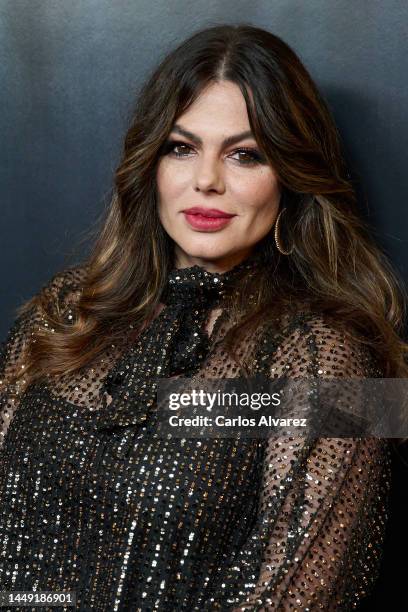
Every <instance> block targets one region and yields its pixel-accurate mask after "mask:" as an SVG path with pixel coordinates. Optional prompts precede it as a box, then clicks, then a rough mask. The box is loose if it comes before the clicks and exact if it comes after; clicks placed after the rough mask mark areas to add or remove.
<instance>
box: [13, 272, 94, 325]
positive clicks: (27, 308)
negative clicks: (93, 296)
mask: <svg viewBox="0 0 408 612" xmlns="http://www.w3.org/2000/svg"><path fill="white" fill-rule="evenodd" d="M87 272H88V270H87V267H86V266H85V265H77V266H71V267H67V268H64V269H63V270H61V271H59V272H57V273H56V274H54V275H53V276H51V277H50V279H49V280H48V281H47V282H46V283H44V284H43V285H42V286H41V287H40V290H39V291H38V292H37V293H36V294H35V295H34V296H33V297H31V298H30V299H29V300H27V301H26V302H25V303H24V304H23V305H22V306H20V308H19V309H18V315H19V317H18V318H26V317H30V316H31V317H34V318H36V316H37V315H38V314H40V313H41V312H45V313H47V314H48V315H51V316H59V315H60V314H61V312H62V311H63V310H65V309H66V308H68V306H69V305H70V304H74V303H75V301H76V300H77V299H78V298H79V297H80V295H81V292H82V288H83V285H84V282H85V280H86V277H87Z"/></svg>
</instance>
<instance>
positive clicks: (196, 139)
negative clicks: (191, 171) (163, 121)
mask: <svg viewBox="0 0 408 612" xmlns="http://www.w3.org/2000/svg"><path fill="white" fill-rule="evenodd" d="M171 131H172V132H177V134H181V135H182V136H185V137H186V138H189V139H190V140H191V141H192V142H194V143H195V144H199V145H201V144H203V141H202V139H201V138H200V137H199V136H197V135H196V134H193V133H192V132H190V131H189V130H185V129H184V128H182V127H181V125H179V124H177V123H176V124H175V125H174V126H173V128H172V130H171ZM244 138H255V137H254V135H253V133H252V131H251V130H247V131H246V132H241V133H240V134H232V135H231V136H228V137H227V138H224V140H223V141H222V143H221V144H222V146H223V147H229V146H230V145H233V144H235V143H236V142H239V141H240V140H244Z"/></svg>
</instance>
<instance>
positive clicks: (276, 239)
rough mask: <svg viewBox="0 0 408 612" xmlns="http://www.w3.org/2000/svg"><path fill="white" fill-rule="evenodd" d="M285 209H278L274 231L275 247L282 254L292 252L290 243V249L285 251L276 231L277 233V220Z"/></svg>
mask: <svg viewBox="0 0 408 612" xmlns="http://www.w3.org/2000/svg"><path fill="white" fill-rule="evenodd" d="M285 210H286V208H282V210H281V211H280V213H279V215H278V218H277V219H276V221H275V232H274V233H275V244H276V248H277V249H278V251H279V252H280V253H282V255H290V254H291V253H292V252H293V245H292V248H291V249H290V251H285V250H284V249H283V248H282V243H281V241H280V239H279V236H278V233H279V221H280V218H281V215H282V213H283V212H284V211H285Z"/></svg>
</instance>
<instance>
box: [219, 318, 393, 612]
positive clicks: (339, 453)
mask: <svg viewBox="0 0 408 612" xmlns="http://www.w3.org/2000/svg"><path fill="white" fill-rule="evenodd" d="M370 363H372V362H371V357H370V355H368V353H367V351H366V350H365V349H364V350H363V349H362V348H360V347H358V348H357V347H356V346H354V345H353V342H352V341H351V340H347V339H346V337H345V336H344V335H343V334H342V333H341V332H340V331H337V330H336V329H335V328H333V327H331V326H330V325H328V324H327V323H325V322H324V321H323V319H321V318H320V317H315V318H314V319H312V320H310V321H308V322H305V323H304V325H303V326H302V327H300V328H297V329H294V330H292V332H290V333H288V334H287V336H286V338H284V337H283V336H282V338H281V342H280V344H279V346H277V349H276V354H275V357H274V359H273V363H271V364H270V375H271V377H279V376H283V375H284V374H286V375H287V376H289V377H292V378H298V377H311V376H313V377H348V378H356V377H368V376H370V377H371V376H373V370H372V369H370ZM389 482H390V455H389V448H388V442H387V441H386V440H381V439H377V438H318V439H316V438H315V439H313V440H312V439H310V438H309V439H307V438H306V437H300V436H299V437H279V438H278V437H274V438H269V439H268V440H267V441H266V448H265V455H264V464H263V477H262V488H261V492H260V505H259V517H258V519H257V522H256V524H255V526H254V528H253V531H252V533H251V535H250V537H249V538H248V540H247V541H246V544H245V546H244V547H243V548H242V550H240V551H239V554H238V555H237V556H236V558H235V559H233V560H232V561H231V563H230V565H229V566H228V567H227V568H225V569H224V570H223V571H222V573H221V577H220V581H219V583H218V587H217V589H218V590H217V589H215V591H214V592H215V595H214V597H213V598H211V602H212V603H211V605H212V606H213V607H211V605H209V608H208V609H227V608H228V609H232V610H234V611H238V610H284V611H287V610H291V611H295V610H296V611H299V612H300V611H302V612H304V611H306V610H307V611H309V610H330V611H331V612H332V611H335V610H338V611H339V610H341V611H345V610H352V609H355V608H356V606H357V605H358V602H359V601H360V600H361V599H362V598H363V597H364V596H365V595H366V594H368V593H369V591H370V589H371V587H372V585H373V584H374V582H375V580H376V578H377V575H378V570H379V564H380V560H381V554H382V543H383V537H384V531H385V522H386V515H387V498H388V490H389ZM234 581H235V584H236V585H239V587H237V589H238V590H236V591H235V592H234V589H233V588H232V585H233V584H234ZM228 593H229V595H228ZM237 602H239V603H237ZM228 606H230V607H228Z"/></svg>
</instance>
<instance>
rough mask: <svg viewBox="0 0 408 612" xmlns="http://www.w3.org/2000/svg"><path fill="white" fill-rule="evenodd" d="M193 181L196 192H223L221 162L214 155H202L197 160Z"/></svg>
mask: <svg viewBox="0 0 408 612" xmlns="http://www.w3.org/2000/svg"><path fill="white" fill-rule="evenodd" d="M194 181H195V186H194V187H195V189H196V191H217V192H222V191H224V177H223V171H222V167H221V162H220V161H219V159H218V158H217V156H216V155H215V154H214V155H211V154H208V155H203V156H202V157H201V159H198V160H197V163H196V166H195V176H194Z"/></svg>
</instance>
